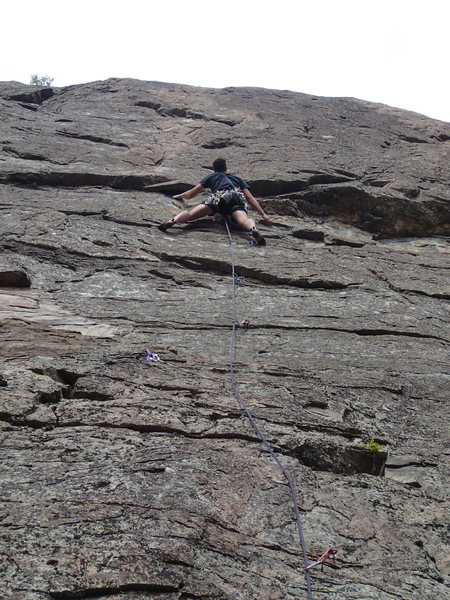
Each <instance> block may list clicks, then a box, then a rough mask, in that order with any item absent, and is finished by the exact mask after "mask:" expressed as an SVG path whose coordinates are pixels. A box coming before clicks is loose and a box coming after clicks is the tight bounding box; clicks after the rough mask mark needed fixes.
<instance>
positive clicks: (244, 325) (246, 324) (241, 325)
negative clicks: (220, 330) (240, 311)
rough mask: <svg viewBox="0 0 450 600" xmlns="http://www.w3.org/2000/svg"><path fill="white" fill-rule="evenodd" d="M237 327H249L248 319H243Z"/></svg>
mask: <svg viewBox="0 0 450 600" xmlns="http://www.w3.org/2000/svg"><path fill="white" fill-rule="evenodd" d="M239 327H242V328H243V329H250V321H249V320H248V319H244V320H243V321H241V322H240V323H239Z"/></svg>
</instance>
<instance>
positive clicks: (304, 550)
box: [225, 220, 313, 600]
mask: <svg viewBox="0 0 450 600" xmlns="http://www.w3.org/2000/svg"><path fill="white" fill-rule="evenodd" d="M225 226H226V230H227V234H228V239H229V242H230V251H231V279H232V319H233V325H232V331H231V336H230V354H229V373H230V381H231V389H232V392H233V396H234V397H235V398H236V400H237V401H238V402H239V404H240V406H241V408H242V410H243V412H244V413H245V414H246V415H247V417H248V419H249V421H250V423H251V425H252V427H253V429H254V430H255V432H256V435H257V436H258V437H259V439H260V440H261V442H262V443H263V444H264V446H265V448H266V449H267V451H268V452H269V453H270V455H271V456H272V458H273V459H274V461H275V462H276V464H277V465H278V467H279V469H280V470H281V472H282V473H283V475H284V477H285V478H286V481H287V483H288V486H289V490H290V494H291V498H292V503H293V505H294V513H295V522H296V526H297V532H298V536H299V539H300V546H301V549H302V553H303V563H304V565H305V580H306V590H307V598H308V600H313V597H312V588H311V575H310V567H309V565H308V549H307V546H306V542H305V536H304V533H303V525H302V520H301V516H300V509H299V506H298V492H297V488H296V485H295V483H294V480H293V479H292V476H291V474H290V473H289V471H288V470H287V469H286V467H285V466H284V465H283V463H282V462H281V460H280V459H279V458H278V456H277V454H276V453H275V451H274V450H273V448H272V446H271V445H270V443H269V442H268V441H267V439H266V437H265V436H264V434H263V432H262V431H261V429H260V428H259V426H258V423H257V422H256V420H255V417H254V416H253V414H252V412H251V410H250V409H249V407H248V406H247V403H246V402H245V400H244V399H243V398H242V396H241V394H240V392H239V386H238V382H237V375H236V368H235V362H236V344H237V335H236V330H237V328H238V327H239V326H240V323H238V320H237V295H236V284H237V283H240V279H239V276H236V273H235V256H234V247H233V239H232V237H231V232H230V228H229V225H228V223H227V221H226V220H225Z"/></svg>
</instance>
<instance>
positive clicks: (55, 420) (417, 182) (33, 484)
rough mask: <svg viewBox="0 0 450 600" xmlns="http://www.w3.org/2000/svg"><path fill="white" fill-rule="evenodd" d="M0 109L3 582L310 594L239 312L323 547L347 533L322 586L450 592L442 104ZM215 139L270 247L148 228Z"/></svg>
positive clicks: (126, 92)
mask: <svg viewBox="0 0 450 600" xmlns="http://www.w3.org/2000/svg"><path fill="white" fill-rule="evenodd" d="M0 110H1V116H2V118H1V123H0V131H1V137H0V142H1V144H0V148H1V149H2V153H1V154H0V247H1V254H0V345H1V363H0V421H1V440H2V443H1V445H0V454H1V461H2V470H1V474H0V481H1V498H0V500H1V502H0V535H1V554H0V560H1V567H2V573H3V577H2V583H1V584H0V585H1V586H2V593H1V597H2V598H5V599H8V600H12V599H14V600H16V599H20V600H50V599H52V598H53V599H63V600H65V599H67V600H70V599H72V598H73V599H76V598H81V599H83V598H94V597H95V598H103V597H105V598H106V597H108V598H112V599H113V600H119V598H120V599H121V600H141V599H155V600H156V599H159V600H162V599H164V600H187V599H193V598H198V599H204V600H206V599H208V600H209V599H211V600H212V599H214V600H219V599H224V600H225V599H226V600H228V599H230V600H231V599H233V600H235V599H239V600H251V599H258V600H282V599H283V600H284V599H287V600H294V599H296V600H297V599H300V598H306V597H307V596H306V582H305V577H304V567H303V556H302V552H301V549H300V546H299V540H298V536H297V533H296V528H295V521H294V510H293V506H292V501H291V498H290V495H289V489H288V487H287V485H286V481H285V478H284V477H283V474H282V473H281V472H280V470H279V469H278V467H277V465H276V463H275V462H274V461H273V459H272V458H271V456H270V455H269V454H268V452H267V451H266V450H265V448H264V446H263V445H262V444H261V442H260V440H259V439H258V437H257V435H256V433H255V431H254V430H253V428H252V427H251V424H250V423H249V421H248V419H247V418H246V416H245V414H243V412H242V410H241V409H240V406H239V404H238V402H237V399H236V397H235V394H233V385H232V381H231V379H230V374H229V362H230V337H231V335H232V323H233V320H234V319H235V318H236V320H237V321H238V322H240V321H242V320H244V319H248V320H249V321H250V328H248V329H246V328H237V329H236V340H237V346H236V363H235V365H236V375H237V380H238V385H239V391H240V394H241V396H242V397H243V398H244V399H245V401H246V402H247V404H248V406H249V408H250V409H251V411H252V413H253V414H254V416H255V418H256V421H257V423H258V425H259V426H260V428H261V430H262V431H263V432H264V435H265V436H266V437H267V439H268V441H269V442H270V444H271V445H272V447H273V448H274V449H275V451H276V452H277V455H278V456H279V458H280V459H281V460H282V462H283V463H284V465H285V466H286V467H287V468H288V469H289V471H290V473H291V475H292V477H293V479H294V481H295V483H296V485H297V488H298V491H299V504H300V508H301V516H302V521H303V527H304V530H305V538H306V541H307V545H308V561H311V562H312V561H314V560H315V559H316V558H317V557H318V556H320V555H321V554H322V553H323V552H324V551H325V550H326V549H327V548H328V547H330V546H333V547H335V548H337V549H338V554H337V560H336V562H335V563H330V564H327V565H325V567H324V569H323V571H321V570H320V569H313V570H312V571H311V577H312V591H313V598H314V600H330V599H331V598H332V599H334V600H372V599H373V600H399V599H405V600H406V599H408V600H411V599H412V600H435V599H436V598H444V597H446V595H448V587H447V584H448V581H447V580H446V577H448V571H449V561H448V553H447V550H446V545H445V534H446V529H447V527H448V512H449V511H448V503H447V502H446V500H447V496H448V492H447V490H446V487H445V486H446V482H447V481H448V450H447V451H446V441H447V440H446V437H447V431H448V409H447V406H446V404H445V401H446V399H447V398H448V389H449V375H448V341H449V330H448V302H447V301H448V298H449V296H450V291H449V287H448V257H449V247H448V240H447V239H446V237H445V236H447V235H448V234H449V229H450V228H449V194H448V182H449V179H450V168H449V165H450V160H449V158H450V157H449V147H450V146H449V144H450V125H449V124H447V123H443V122H439V121H433V120H431V119H428V118H426V117H422V116H421V115H417V114H413V113H408V112H406V111H400V110H398V109H393V108H389V107H386V106H382V105H375V104H370V103H366V102H362V101H358V100H353V99H333V98H318V97H313V96H306V95H302V94H295V93H291V92H284V91H283V92H280V91H271V90H263V89H250V88H240V89H225V90H211V89H201V88H190V87H187V86H181V85H171V84H160V83H149V82H141V81H135V80H108V81H104V82H95V83H91V84H86V85H80V86H72V87H67V88H63V89H56V88H55V89H51V88H42V89H40V88H35V87H30V86H24V85H21V84H17V83H13V82H10V83H2V84H0ZM217 156H224V157H225V158H227V160H228V163H229V168H230V171H231V172H233V171H237V172H238V173H239V174H240V175H241V176H242V177H244V178H245V179H246V180H247V181H248V182H249V183H250V185H251V189H252V191H253V192H254V193H255V195H256V196H257V197H258V198H259V200H260V202H261V204H263V206H264V208H265V210H266V211H267V212H268V213H271V215H272V216H273V219H274V222H275V223H274V225H273V227H271V228H269V227H268V226H265V225H263V224H262V225H261V231H263V233H264V235H265V236H266V238H267V240H268V245H267V246H266V248H264V249H261V248H258V247H255V246H252V245H249V243H248V242H249V236H248V234H246V233H245V232H241V231H238V230H235V229H232V231H231V234H232V244H231V245H230V242H229V239H228V235H227V233H226V230H225V228H224V225H223V223H222V222H221V221H220V220H217V219H204V220H201V221H198V222H196V223H192V224H190V225H186V226H178V227H175V228H173V229H171V230H170V232H169V233H168V234H162V233H161V232H159V231H158V229H157V225H158V223H160V222H161V221H162V220H164V219H167V218H169V217H170V216H171V215H173V214H175V213H176V212H177V211H178V210H179V209H180V208H182V207H183V206H184V204H183V203H178V204H177V205H175V203H174V202H173V201H172V194H173V193H175V192H180V191H183V190H185V189H187V188H189V187H190V186H192V185H194V184H195V183H197V182H198V181H199V180H200V178H202V177H203V176H204V175H205V174H206V173H208V172H209V168H210V165H211V162H212V160H213V159H214V158H216V157H217ZM232 261H234V264H235V271H236V274H237V275H238V277H236V278H235V279H236V282H235V284H234V291H235V294H233V279H232V277H231V269H232ZM233 296H235V297H236V300H237V313H236V314H235V313H234V311H233V303H232V300H233ZM231 345H232V344H231ZM145 349H149V350H151V351H152V352H155V353H158V355H159V357H160V359H161V360H160V361H158V362H154V363H151V362H148V361H146V360H145ZM447 439H448V438H447ZM369 440H375V441H376V442H377V443H378V444H380V446H384V448H381V449H380V451H379V452H370V451H369V450H365V449H363V448H362V447H361V446H364V445H365V444H367V442H369Z"/></svg>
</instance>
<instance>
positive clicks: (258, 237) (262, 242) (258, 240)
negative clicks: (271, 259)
mask: <svg viewBox="0 0 450 600" xmlns="http://www.w3.org/2000/svg"><path fill="white" fill-rule="evenodd" d="M252 236H253V239H254V240H255V241H256V243H257V244H258V246H265V245H266V240H265V239H264V236H262V235H261V234H260V233H259V231H258V230H257V229H252Z"/></svg>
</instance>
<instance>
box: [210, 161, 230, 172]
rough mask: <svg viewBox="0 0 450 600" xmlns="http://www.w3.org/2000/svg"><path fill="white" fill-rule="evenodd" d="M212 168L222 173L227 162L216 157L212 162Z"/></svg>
mask: <svg viewBox="0 0 450 600" xmlns="http://www.w3.org/2000/svg"><path fill="white" fill-rule="evenodd" d="M213 169H214V171H215V172H216V173H224V172H225V171H226V170H227V163H226V161H225V159H224V158H216V160H215V161H214V162H213Z"/></svg>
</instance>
